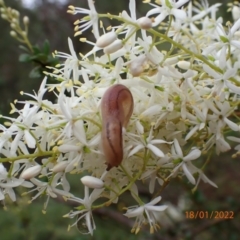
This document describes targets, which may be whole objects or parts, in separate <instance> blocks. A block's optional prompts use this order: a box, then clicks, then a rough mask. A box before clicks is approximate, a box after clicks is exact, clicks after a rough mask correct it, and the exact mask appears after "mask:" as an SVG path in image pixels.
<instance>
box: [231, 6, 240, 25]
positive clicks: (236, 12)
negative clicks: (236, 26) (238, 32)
mask: <svg viewBox="0 0 240 240" xmlns="http://www.w3.org/2000/svg"><path fill="white" fill-rule="evenodd" d="M232 17H233V20H234V21H237V20H238V19H239V18H240V8H239V7H238V6H233V8H232Z"/></svg>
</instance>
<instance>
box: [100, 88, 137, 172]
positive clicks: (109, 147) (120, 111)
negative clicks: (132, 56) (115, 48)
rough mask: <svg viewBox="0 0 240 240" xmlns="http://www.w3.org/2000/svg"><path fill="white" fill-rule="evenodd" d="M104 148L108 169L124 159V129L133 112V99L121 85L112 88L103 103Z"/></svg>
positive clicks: (104, 97)
mask: <svg viewBox="0 0 240 240" xmlns="http://www.w3.org/2000/svg"><path fill="white" fill-rule="evenodd" d="M101 112H102V146H103V152H104V155H105V157H106V162H107V164H108V169H107V170H109V169H111V168H112V167H114V166H116V167H117V166H118V165H119V164H120V163H121V162H122V159H123V139H122V128H123V127H124V128H126V127H127V124H128V122H129V119H130V117H131V115H132V112H133V97H132V94H131V92H130V91H129V89H128V88H127V87H125V86H124V85H121V84H116V85H113V86H111V87H110V88H109V89H108V90H107V91H106V92H105V94H104V96H103V98H102V101H101Z"/></svg>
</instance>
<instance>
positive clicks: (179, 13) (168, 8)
mask: <svg viewBox="0 0 240 240" xmlns="http://www.w3.org/2000/svg"><path fill="white" fill-rule="evenodd" d="M188 1H189V0H179V1H175V0H162V1H161V7H160V6H158V5H156V4H153V3H149V4H150V5H151V6H153V7H155V8H154V9H151V10H149V11H148V12H147V15H146V16H150V15H153V14H157V13H159V15H158V16H157V17H156V18H155V20H154V23H153V27H155V26H157V25H159V23H161V22H162V21H163V20H164V19H165V18H166V17H167V16H168V15H173V16H174V17H175V18H176V19H180V20H184V19H186V12H185V11H184V10H180V9H178V8H180V7H181V6H182V5H184V4H185V3H187V2H188Z"/></svg>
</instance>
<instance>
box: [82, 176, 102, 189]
mask: <svg viewBox="0 0 240 240" xmlns="http://www.w3.org/2000/svg"><path fill="white" fill-rule="evenodd" d="M81 182H82V183H83V185H85V186H87V187H89V188H102V187H103V185H104V184H103V181H102V180H101V179H99V178H95V177H92V176H85V177H82V178H81Z"/></svg>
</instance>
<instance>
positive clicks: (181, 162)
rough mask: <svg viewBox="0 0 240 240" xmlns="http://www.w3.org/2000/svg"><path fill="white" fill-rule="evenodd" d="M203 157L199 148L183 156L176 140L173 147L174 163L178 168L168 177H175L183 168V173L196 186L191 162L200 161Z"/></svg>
mask: <svg viewBox="0 0 240 240" xmlns="http://www.w3.org/2000/svg"><path fill="white" fill-rule="evenodd" d="M200 156H201V151H200V150H199V149H197V148H195V149H192V150H191V151H190V152H189V153H188V154H187V155H186V156H183V152H182V149H181V147H180V145H179V143H178V140H177V139H176V138H175V139H174V143H173V146H172V157H173V159H174V160H173V163H175V164H177V166H176V167H175V168H174V169H173V170H172V173H171V174H170V175H169V176H168V178H170V177H171V176H175V175H176V174H177V173H178V172H179V170H180V168H182V170H183V173H184V174H185V176H186V177H187V179H188V180H189V182H191V183H192V184H196V181H195V178H194V177H193V172H191V169H190V167H191V166H192V163H191V161H192V160H195V159H198V158H199V157H200Z"/></svg>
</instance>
